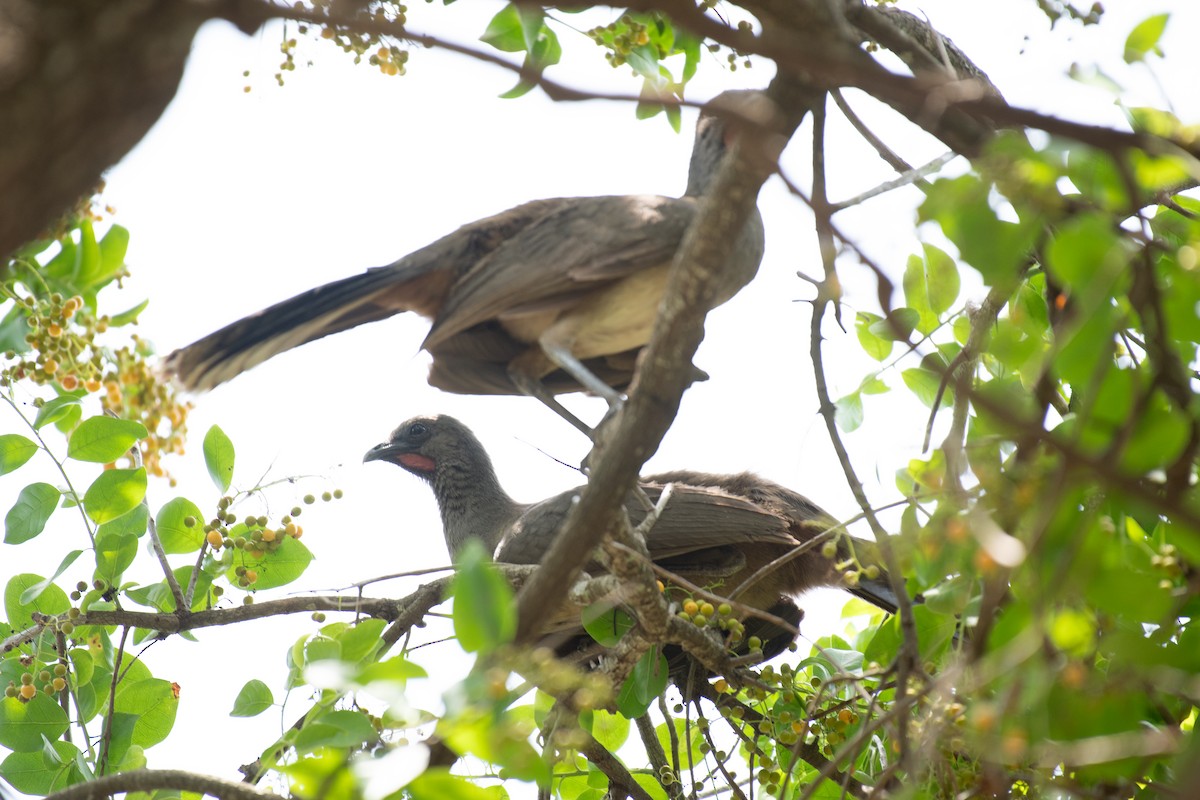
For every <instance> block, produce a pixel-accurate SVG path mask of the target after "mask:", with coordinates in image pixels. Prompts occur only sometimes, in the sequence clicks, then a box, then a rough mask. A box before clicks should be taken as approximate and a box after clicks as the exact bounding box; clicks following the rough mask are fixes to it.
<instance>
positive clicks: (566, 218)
mask: <svg viewBox="0 0 1200 800" xmlns="http://www.w3.org/2000/svg"><path fill="white" fill-rule="evenodd" d="M764 104H769V101H768V100H767V99H766V97H765V96H764V95H762V94H760V93H758V92H725V93H723V94H721V95H718V97H717V98H715V99H714V100H713V101H711V102H710V103H709V104H708V106H706V108H705V110H704V111H703V112H702V113H701V115H700V118H699V121H698V122H697V124H696V137H695V143H694V145H693V149H692V158H691V166H690V168H689V170H688V182H687V189H686V190H685V191H684V194H683V196H682V197H678V198H674V197H661V196H657V195H626V196H614V197H559V198H553V199H548V200H535V201H533V202H530V203H526V204H524V205H520V206H517V207H516V208H512V209H509V210H508V211H504V212H502V213H500V214H497V215H495V216H492V217H487V218H486V219H481V220H478V221H476V222H472V223H469V224H467V225H464V226H463V227H461V228H459V229H458V230H457V231H455V232H454V233H451V234H449V235H448V236H444V237H442V238H441V239H438V240H437V241H436V242H433V243H432V244H430V245H428V246H426V247H423V248H421V249H420V250H417V251H416V252H413V253H410V254H408V255H407V256H404V257H403V258H401V259H400V260H398V261H395V262H393V263H392V264H389V265H387V266H385V267H376V268H374V269H370V270H367V272H365V273H363V274H360V275H354V276H351V277H349V278H343V279H342V280H339V281H334V282H333V283H330V284H327V285H325V286H319V287H317V288H315V289H310V290H309V291H307V292H304V293H302V294H299V295H297V296H295V297H293V298H291V299H290V300H284V301H283V302H281V303H277V304H275V305H273V306H271V307H270V308H266V309H263V310H262V311H259V312H257V313H255V314H252V315H250V316H248V317H246V318H244V319H241V320H239V321H237V322H234V323H232V324H230V325H227V326H226V327H224V328H222V329H221V330H219V331H216V332H215V333H212V334H209V335H208V336H206V337H204V338H203V339H200V340H198V341H196V342H194V343H192V344H190V345H188V346H187V347H184V348H181V349H179V350H176V351H175V352H173V353H171V354H170V355H169V356H168V357H167V359H166V368H167V369H168V370H169V371H170V372H172V373H174V374H175V375H176V376H177V378H178V379H179V381H180V382H181V383H182V384H183V386H184V387H185V388H189V389H209V388H212V387H214V386H216V385H218V384H220V383H223V382H224V381H227V380H229V379H231V378H234V377H236V376H237V375H239V374H241V373H242V372H245V371H246V370H248V369H250V368H251V367H253V366H255V365H257V364H260V363H262V362H263V361H266V360H267V359H269V358H271V357H273V356H275V355H277V354H279V353H282V352H284V351H286V350H290V349H291V348H293V347H297V346H299V345H302V344H305V343H307V342H311V341H313V340H315V339H320V338H321V337H324V336H328V335H330V334H333V333H339V332H341V331H344V330H347V329H349V328H353V327H355V326H358V325H362V324H363V323H366V322H374V321H376V320H381V319H386V318H387V317H390V316H392V315H393V314H398V313H400V312H402V311H415V312H417V313H418V314H421V315H422V316H424V317H427V318H428V319H430V320H431V321H432V323H433V325H432V327H431V328H430V330H429V335H428V336H427V337H426V338H425V341H424V342H423V343H422V347H423V348H424V349H425V350H427V351H429V353H430V354H431V355H432V356H433V364H432V366H431V367H430V371H429V383H430V384H432V385H433V386H436V387H437V388H439V389H442V390H444V391H448V392H456V393H460V394H516V393H525V394H530V395H533V396H535V397H538V398H539V399H541V400H542V401H543V402H545V403H546V404H547V405H549V406H551V407H552V408H554V409H555V410H556V411H558V412H559V413H560V414H563V415H564V417H566V418H567V419H568V420H569V421H571V422H572V424H575V425H576V426H577V427H581V428H585V429H586V426H584V425H582V423H580V422H579V420H578V419H576V418H574V417H573V416H572V415H570V414H569V412H566V411H565V410H564V409H562V407H561V406H560V405H559V404H558V403H557V401H555V400H554V395H555V394H559V393H562V392H571V391H579V390H586V391H589V392H592V393H594V394H598V395H601V396H603V397H605V398H606V399H608V400H609V402H610V403H613V402H615V401H616V400H617V399H619V394H618V393H617V392H616V391H615V390H616V389H621V388H623V387H625V386H626V385H627V384H628V383H629V382H630V380H631V379H632V377H633V369H634V364H635V361H636V357H637V355H638V353H639V352H640V350H641V348H642V347H643V346H644V345H645V344H646V343H647V342H648V341H649V339H650V334H651V331H652V329H653V325H654V317H655V315H656V313H657V310H658V306H659V301H660V300H661V298H662V293H663V289H664V286H665V283H666V279H667V273H668V270H669V267H670V264H671V260H672V258H673V256H674V254H675V251H676V249H677V248H678V247H679V244H680V242H681V240H682V239H683V235H684V232H685V231H686V230H687V228H688V226H689V224H690V223H691V221H692V219H693V218H694V217H695V215H696V211H697V208H698V205H699V201H700V198H701V197H702V196H703V195H704V194H705V192H706V191H707V190H708V188H709V186H710V185H711V184H712V181H713V178H714V176H715V175H716V173H717V169H718V167H719V166H720V164H721V161H722V159H723V157H724V155H725V153H726V151H727V148H728V146H729V144H730V142H731V136H732V135H733V133H734V122H733V121H732V120H733V119H734V118H735V117H740V118H743V119H744V118H746V117H750V118H754V117H763V116H765V113H764V112H765V107H764ZM719 109H725V110H726V115H725V116H720V115H718V114H717V113H716V112H717V110H719ZM729 111H732V112H733V114H734V115H735V116H730V115H729ZM762 254H763V227H762V219H761V218H760V217H759V215H758V213H757V211H755V213H754V214H752V216H751V219H750V220H749V221H748V222H747V224H746V226H745V228H744V229H743V231H742V233H741V236H740V237H739V239H738V242H737V246H736V248H735V251H734V255H733V256H732V258H731V259H730V261H729V262H728V263H727V264H726V265H725V270H724V271H723V273H722V286H721V291H720V293H719V298H718V303H723V302H725V301H726V300H728V299H729V298H730V297H732V296H733V295H734V294H736V293H737V292H738V290H740V289H741V288H742V287H743V286H744V285H745V284H746V283H747V282H748V281H749V280H750V279H751V278H753V277H754V274H755V272H757V270H758V265H759V262H760V261H761V260H762Z"/></svg>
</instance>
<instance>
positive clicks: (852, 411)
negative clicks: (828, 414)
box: [834, 392, 863, 433]
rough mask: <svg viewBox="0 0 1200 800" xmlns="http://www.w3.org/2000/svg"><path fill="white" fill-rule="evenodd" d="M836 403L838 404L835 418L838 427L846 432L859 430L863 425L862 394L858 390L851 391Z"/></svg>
mask: <svg viewBox="0 0 1200 800" xmlns="http://www.w3.org/2000/svg"><path fill="white" fill-rule="evenodd" d="M834 405H835V406H836V410H835V413H834V418H835V419H836V420H837V424H838V427H839V428H841V429H842V430H843V431H845V432H846V433H852V432H853V431H856V430H858V426H859V425H862V421H863V404H862V395H861V394H859V393H858V392H851V393H850V394H848V395H846V396H845V397H843V398H842V399H841V400H838V401H837V402H836V403H834Z"/></svg>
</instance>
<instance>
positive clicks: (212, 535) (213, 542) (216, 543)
mask: <svg viewBox="0 0 1200 800" xmlns="http://www.w3.org/2000/svg"><path fill="white" fill-rule="evenodd" d="M205 538H207V539H208V544H209V546H210V547H211V548H212V549H214V550H216V549H218V548H220V546H221V543H222V542H223V541H224V537H222V536H221V532H220V531H209V532H208V536H207V537H205Z"/></svg>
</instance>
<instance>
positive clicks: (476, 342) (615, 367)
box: [429, 322, 637, 394]
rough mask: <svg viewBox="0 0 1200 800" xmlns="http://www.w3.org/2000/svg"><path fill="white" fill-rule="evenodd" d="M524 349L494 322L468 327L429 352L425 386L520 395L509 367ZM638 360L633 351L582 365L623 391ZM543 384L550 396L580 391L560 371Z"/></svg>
mask: <svg viewBox="0 0 1200 800" xmlns="http://www.w3.org/2000/svg"><path fill="white" fill-rule="evenodd" d="M526 347H527V345H525V344H522V343H521V342H518V341H517V340H516V339H514V338H513V337H512V336H511V335H510V334H509V333H508V332H507V331H505V330H504V329H503V328H502V327H501V326H500V324H499V323H497V322H492V323H484V324H482V325H476V326H474V327H472V328H468V329H467V330H465V331H461V332H460V333H457V334H455V335H454V336H451V337H448V338H447V339H445V340H443V341H441V342H439V343H438V345H437V346H436V347H432V348H429V354H430V355H431V356H433V363H432V364H431V365H430V367H429V385H430V386H434V387H437V388H438V389H441V390H442V391H443V392H453V393H455V394H521V390H520V389H519V388H517V386H516V385H514V384H513V382H512V377H511V376H510V375H509V371H508V364H509V362H510V361H512V360H513V359H514V358H516V357H517V356H518V355H520V354H521V353H522V352H524V350H525V349H526ZM636 356H637V351H629V352H627V353H616V354H613V355H611V356H604V357H601V358H590V359H585V360H584V362H583V363H584V366H585V367H587V369H588V370H589V371H590V372H591V373H592V374H593V375H595V376H596V377H598V378H599V379H600V380H602V381H604V382H605V383H606V384H608V385H609V386H612V387H613V388H616V389H621V388H624V387H625V386H626V385H628V383H629V381H630V380H631V379H632V378H633V370H634V366H635V363H636ZM542 385H543V386H545V387H546V389H547V390H548V391H550V392H551V393H553V394H558V393H560V392H575V391H581V390H582V389H583V387H582V386H581V385H580V384H579V381H577V380H576V379H575V378H574V377H572V376H571V375H570V374H568V373H567V372H565V371H563V370H555V371H554V372H552V373H550V374H549V375H546V376H545V377H544V378H543V379H542Z"/></svg>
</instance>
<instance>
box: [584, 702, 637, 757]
mask: <svg viewBox="0 0 1200 800" xmlns="http://www.w3.org/2000/svg"><path fill="white" fill-rule="evenodd" d="M589 730H590V731H591V733H592V736H594V737H595V738H596V741H598V742H599V743H600V744H602V745H604V748H605V749H606V750H608V751H609V752H610V753H615V752H617V750H618V749H620V747H621V745H623V744H625V742H626V740H628V739H629V718H628V717H624V716H621V715H620V714H610V713H608V712H607V711H604V710H603V709H596V710H595V711H593V712H592V724H591V726H590V728H589Z"/></svg>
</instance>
